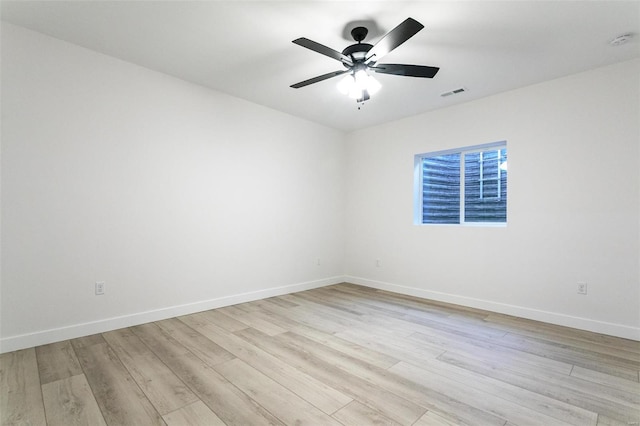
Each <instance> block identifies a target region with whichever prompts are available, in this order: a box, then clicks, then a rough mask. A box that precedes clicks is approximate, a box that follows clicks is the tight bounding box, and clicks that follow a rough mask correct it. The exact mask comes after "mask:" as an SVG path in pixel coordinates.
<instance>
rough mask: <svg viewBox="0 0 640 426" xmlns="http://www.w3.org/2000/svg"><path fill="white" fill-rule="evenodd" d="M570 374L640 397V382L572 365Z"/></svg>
mask: <svg viewBox="0 0 640 426" xmlns="http://www.w3.org/2000/svg"><path fill="white" fill-rule="evenodd" d="M571 375H572V376H573V377H577V378H579V379H582V380H586V381H589V382H592V383H597V384H599V385H603V386H609V387H612V388H615V389H619V390H621V391H624V392H628V393H630V394H633V395H635V396H636V397H638V398H640V383H638V382H636V381H633V380H628V379H623V378H621V377H617V376H612V375H610V374H606V373H601V372H599V371H593V370H589V369H587V368H583V367H578V366H575V367H573V370H571Z"/></svg>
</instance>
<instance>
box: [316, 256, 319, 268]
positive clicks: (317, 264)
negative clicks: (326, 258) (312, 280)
mask: <svg viewBox="0 0 640 426" xmlns="http://www.w3.org/2000/svg"><path fill="white" fill-rule="evenodd" d="M316 266H320V258H317V259H316Z"/></svg>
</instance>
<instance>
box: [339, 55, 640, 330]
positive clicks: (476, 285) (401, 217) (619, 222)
mask: <svg viewBox="0 0 640 426" xmlns="http://www.w3.org/2000/svg"><path fill="white" fill-rule="evenodd" d="M639 83H640V61H637V60H636V61H632V62H626V63H622V64H618V65H614V66H610V67H606V68H601V69H596V70H593V71H589V72H585V73H581V74H577V75H572V76H569V77H566V78H562V79H558V80H555V81H550V82H546V83H543V84H539V85H535V86H531V87H527V88H523V89H520V90H515V91H512V92H508V93H504V94H500V95H497V96H493V97H490V98H485V99H482V100H479V101H475V102H470V103H466V104H463V105H459V106H455V107H451V108H447V109H443V110H439V111H435V112H431V113H427V114H424V115H420V116H416V117H411V118H408V119H404V120H401V121H397V122H393V123H390V124H386V125H381V126H378V127H375V128H369V129H366V130H362V131H359V132H355V133H353V134H350V135H348V138H347V167H346V170H347V171H346V184H347V226H346V230H347V239H346V241H347V247H346V251H347V252H346V256H347V258H346V265H347V272H348V275H350V277H349V279H350V280H351V281H353V282H356V283H360V284H366V285H370V286H374V287H378V288H385V289H389V290H393V291H400V292H404V293H409V294H415V295H419V296H424V297H429V298H434V299H438V300H444V301H449V302H454V303H460V304H464V305H470V306H476V307H480V308H486V309H490V310H493V311H498V312H504V313H509V314H516V315H520V316H523V317H528V318H533V319H540V320H544V321H549V322H554V323H559V324H564V325H569V326H574V327H579V328H584V329H589V330H593V331H599V332H604V333H610V334H614V335H619V336H623V337H631V338H635V339H640V259H639V253H640V247H639V241H640V227H639V217H640V175H639V169H640V152H639V145H640V124H639V123H640V108H639V104H640V102H639V94H640V84H639ZM470 89H471V90H473V88H470ZM460 96H464V95H460ZM500 140H506V141H507V143H508V154H509V201H508V225H507V226H506V227H504V228H487V227H461V226H425V225H423V226H416V225H413V223H412V219H413V178H414V175H413V161H414V155H415V154H419V153H425V152H431V151H438V150H444V149H450V148H456V147H464V146H469V145H476V144H482V143H487V142H494V141H500ZM376 259H379V260H380V267H376V266H375V260H376ZM578 281H586V282H587V283H588V295H586V296H580V295H578V294H576V283H577V282H578Z"/></svg>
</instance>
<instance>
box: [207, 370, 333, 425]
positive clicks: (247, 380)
mask: <svg viewBox="0 0 640 426" xmlns="http://www.w3.org/2000/svg"><path fill="white" fill-rule="evenodd" d="M215 370H216V371H218V372H219V373H220V374H222V375H223V376H224V377H225V378H226V379H227V380H229V381H230V382H231V383H233V384H234V385H235V386H236V387H238V388H239V389H240V390H242V391H243V392H244V393H246V394H247V395H249V396H250V397H251V399H253V400H255V401H257V402H258V403H259V404H260V405H262V406H263V407H265V408H266V409H267V410H269V412H271V413H273V414H274V415H275V416H276V417H278V418H279V419H280V420H281V421H282V422H283V423H284V424H287V425H298V424H300V425H301V424H308V425H316V424H323V425H325V424H326V425H336V426H337V425H339V424H340V423H339V422H337V421H335V420H334V419H333V418H331V417H330V416H329V415H327V414H325V413H323V412H322V411H320V410H319V409H318V408H316V407H314V406H313V405H311V404H310V403H308V402H307V401H305V400H304V399H302V398H300V397H299V396H298V395H296V394H295V393H293V392H291V391H290V390H288V389H287V388H285V387H284V386H282V385H280V384H279V383H278V382H276V381H274V380H272V379H270V378H269V377H267V376H265V375H264V374H262V373H260V372H259V371H258V370H256V369H255V368H253V367H251V366H250V365H248V364H247V363H245V362H244V361H242V360H240V359H234V360H231V361H227V362H225V363H223V364H218V365H217V366H216V367H215Z"/></svg>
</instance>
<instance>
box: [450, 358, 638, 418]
mask: <svg viewBox="0 0 640 426" xmlns="http://www.w3.org/2000/svg"><path fill="white" fill-rule="evenodd" d="M439 359H440V360H441V361H443V362H448V363H450V364H453V365H457V366H459V367H462V368H465V369H468V370H470V371H475V372H478V373H480V374H483V375H486V376H488V377H492V378H495V379H497V380H500V381H503V382H505V383H510V384H512V385H514V386H518V387H521V388H524V389H527V390H529V391H531V392H535V393H538V394H541V395H546V396H548V397H550V398H553V399H557V400H559V401H564V402H566V403H568V404H570V405H574V406H576V407H579V408H584V409H586V410H588V411H592V412H594V413H601V414H603V415H606V416H608V417H611V418H613V419H616V420H620V421H626V422H640V411H639V410H638V407H637V406H636V407H633V406H632V405H629V404H625V403H620V402H616V401H611V400H610V399H608V398H605V397H598V396H595V395H591V394H588V393H587V392H585V391H582V390H576V389H572V388H569V387H566V386H563V384H562V381H561V380H559V379H558V380H555V381H551V382H550V381H548V380H545V379H543V378H541V377H540V375H534V376H532V375H530V374H529V373H528V372H519V371H515V370H511V369H509V368H508V366H505V365H503V364H501V363H500V362H499V361H494V362H493V363H486V362H477V361H475V360H474V359H472V358H470V357H467V356H464V355H459V354H454V353H449V352H446V353H444V354H443V355H441V356H440V357H439ZM566 379H568V377H567V378H566Z"/></svg>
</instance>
